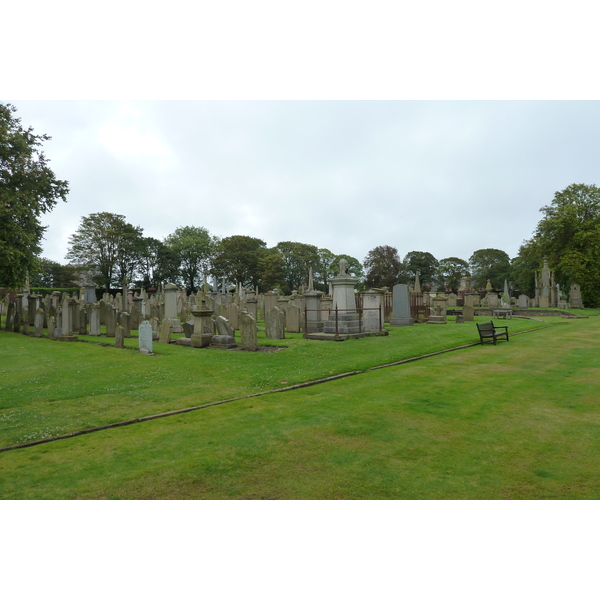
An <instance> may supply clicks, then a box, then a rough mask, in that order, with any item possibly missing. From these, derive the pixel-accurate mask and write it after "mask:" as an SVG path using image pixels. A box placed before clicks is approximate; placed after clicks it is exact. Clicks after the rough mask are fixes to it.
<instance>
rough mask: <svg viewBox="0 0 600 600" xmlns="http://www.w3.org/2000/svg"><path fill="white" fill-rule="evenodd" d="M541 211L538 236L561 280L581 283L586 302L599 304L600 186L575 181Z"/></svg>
mask: <svg viewBox="0 0 600 600" xmlns="http://www.w3.org/2000/svg"><path fill="white" fill-rule="evenodd" d="M540 212H542V213H543V214H544V217H543V218H542V220H541V221H540V222H539V223H538V226H537V229H536V231H535V239H536V240H537V243H538V244H539V248H540V250H541V253H542V255H543V256H546V257H548V264H549V265H550V268H552V269H554V270H555V275H556V279H557V281H558V283H559V284H560V285H561V286H564V287H567V286H568V285H569V284H571V283H577V284H579V286H580V287H581V295H582V298H583V302H584V304H587V305H590V306H600V188H598V187H596V186H595V185H584V184H572V185H570V186H568V187H567V188H565V189H564V190H563V191H562V192H556V193H555V194H554V199H553V200H552V203H551V204H550V205H548V206H544V207H542V208H541V209H540Z"/></svg>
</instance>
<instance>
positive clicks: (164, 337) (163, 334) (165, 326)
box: [158, 319, 173, 344]
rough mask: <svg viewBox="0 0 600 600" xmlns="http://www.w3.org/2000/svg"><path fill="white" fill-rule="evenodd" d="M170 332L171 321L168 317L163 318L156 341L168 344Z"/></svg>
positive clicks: (171, 327) (171, 329) (171, 328)
mask: <svg viewBox="0 0 600 600" xmlns="http://www.w3.org/2000/svg"><path fill="white" fill-rule="evenodd" d="M171 333H173V323H172V321H171V320H170V319H165V320H164V321H163V322H162V325H161V327H160V335H159V338H158V342H159V343H160V344H168V343H169V342H170V341H171Z"/></svg>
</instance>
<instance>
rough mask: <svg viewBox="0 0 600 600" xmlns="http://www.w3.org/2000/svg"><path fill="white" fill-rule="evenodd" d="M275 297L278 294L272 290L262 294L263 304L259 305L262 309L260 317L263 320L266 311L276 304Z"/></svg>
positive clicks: (277, 296)
mask: <svg viewBox="0 0 600 600" xmlns="http://www.w3.org/2000/svg"><path fill="white" fill-rule="evenodd" d="M277 298H279V295H278V294H277V292H275V291H274V290H271V291H270V292H267V293H266V294H264V295H263V303H264V306H263V307H261V308H262V311H261V313H260V316H261V317H262V319H263V320H265V319H266V317H267V313H268V312H269V311H270V310H271V309H272V308H273V307H274V306H277Z"/></svg>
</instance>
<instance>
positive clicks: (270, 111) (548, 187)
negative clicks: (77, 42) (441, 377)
mask: <svg viewBox="0 0 600 600" xmlns="http://www.w3.org/2000/svg"><path fill="white" fill-rule="evenodd" d="M11 102H13V103H14V104H15V105H16V107H17V109H18V111H17V115H18V116H20V117H21V119H22V123H23V125H25V126H29V125H31V126H33V128H34V129H35V131H36V133H47V134H49V135H51V136H52V140H51V141H49V142H47V143H46V144H45V151H46V155H47V157H48V158H49V159H50V160H51V167H52V168H53V170H54V172H55V174H56V175H57V177H59V178H61V179H66V180H68V181H69V184H70V193H69V196H68V202H67V203H61V204H60V205H58V206H57V207H56V208H55V209H54V210H53V212H52V213H51V214H49V215H48V216H46V217H44V223H45V224H46V225H48V230H47V233H46V239H45V242H44V252H43V255H44V256H45V257H46V258H50V259H52V260H55V261H58V262H66V261H65V254H66V251H67V247H68V238H69V236H70V235H71V234H72V233H73V232H74V231H75V230H76V228H77V226H78V225H79V223H80V222H81V218H82V217H83V216H87V215H89V214H91V213H95V212H102V211H108V212H113V213H117V214H121V215H124V216H125V218H126V220H127V221H128V222H130V223H132V224H133V225H139V226H141V227H142V228H143V229H144V234H145V235H146V236H151V237H155V238H158V239H161V240H162V239H164V238H165V237H166V236H167V235H169V234H170V233H172V232H174V231H175V229H176V228H177V227H181V226H184V225H194V226H202V227H205V228H207V229H208V230H209V231H210V233H211V234H213V235H216V236H219V237H226V236H231V235H249V236H253V237H258V238H260V239H262V240H264V241H265V242H266V243H267V245H268V246H269V247H270V246H273V245H275V244H277V243H278V242H281V241H297V242H304V243H308V244H314V245H315V246H318V247H319V248H328V249H329V250H331V251H332V252H333V253H335V254H349V255H351V256H354V257H355V258H357V259H359V260H360V261H361V262H362V261H363V260H364V258H365V256H366V255H367V253H368V252H369V250H371V249H372V248H374V247H376V246H378V245H383V244H387V245H391V246H394V247H395V248H397V249H398V252H399V254H400V256H401V257H403V256H404V255H406V254H407V253H408V252H410V251H414V250H418V251H425V252H431V253H432V254H433V255H434V256H435V257H436V258H437V259H438V260H439V259H442V258H447V257H451V256H457V257H459V258H462V259H465V260H468V259H469V257H470V256H471V254H472V253H473V252H474V251H475V250H478V249H480V248H499V249H501V250H504V251H505V252H507V253H508V254H509V256H510V257H511V258H512V257H514V256H516V254H517V252H518V249H519V245H520V244H521V243H522V241H523V240H524V239H528V238H529V237H531V235H532V233H533V231H534V229H535V227H536V225H537V223H538V221H539V219H540V217H541V214H540V212H539V209H540V208H541V207H542V206H544V205H546V204H549V203H550V202H551V201H552V198H553V196H554V193H555V192H556V191H559V190H562V189H564V188H565V187H566V186H568V185H569V184H571V183H585V184H596V183H600V182H599V181H598V180H597V173H598V157H599V156H600V103H599V102H595V101H440V100H438V101H349V100H346V101H344V100H342V101H58V100H27V101H24V100H18V99H15V100H11Z"/></svg>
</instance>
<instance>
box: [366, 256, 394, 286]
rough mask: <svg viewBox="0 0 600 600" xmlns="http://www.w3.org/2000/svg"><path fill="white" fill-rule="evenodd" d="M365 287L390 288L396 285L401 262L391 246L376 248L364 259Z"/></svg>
mask: <svg viewBox="0 0 600 600" xmlns="http://www.w3.org/2000/svg"><path fill="white" fill-rule="evenodd" d="M363 266H364V267H365V271H366V275H365V285H366V286H367V287H375V288H378V287H388V288H392V287H394V285H395V284H396V283H398V273H400V269H401V268H402V262H401V261H400V256H399V255H398V250H396V248H394V247H392V246H377V247H375V248H373V249H372V250H369V253H368V254H367V256H366V257H365V260H364V262H363Z"/></svg>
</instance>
